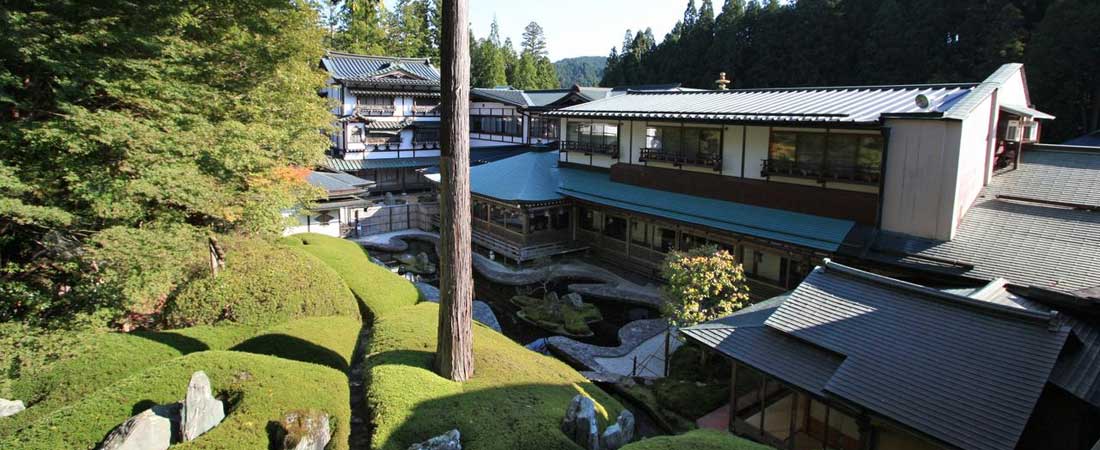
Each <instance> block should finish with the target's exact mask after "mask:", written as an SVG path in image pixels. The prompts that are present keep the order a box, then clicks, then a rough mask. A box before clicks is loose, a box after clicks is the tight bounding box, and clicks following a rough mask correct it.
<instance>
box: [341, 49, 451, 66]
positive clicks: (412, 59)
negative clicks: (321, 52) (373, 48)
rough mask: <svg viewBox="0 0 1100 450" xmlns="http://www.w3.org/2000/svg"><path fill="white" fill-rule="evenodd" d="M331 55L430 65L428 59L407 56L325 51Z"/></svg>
mask: <svg viewBox="0 0 1100 450" xmlns="http://www.w3.org/2000/svg"><path fill="white" fill-rule="evenodd" d="M331 55H335V56H347V57H351V58H364V59H366V58H370V59H385V60H389V61H401V62H418V63H429V64H430V63H431V59H430V58H416V57H407V56H385V55H367V54H362V53H351V52H342V51H339V50H331V49H326V50H325V56H331Z"/></svg>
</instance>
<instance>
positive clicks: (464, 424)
mask: <svg viewBox="0 0 1100 450" xmlns="http://www.w3.org/2000/svg"><path fill="white" fill-rule="evenodd" d="M438 311H439V308H438V305H436V304H434V303H424V304H419V305H416V306H412V307H407V308H404V309H401V310H399V311H395V312H391V313H389V314H386V315H382V316H380V317H379V318H378V320H377V322H376V323H375V327H374V332H373V335H372V339H371V345H370V354H369V356H368V358H369V359H368V360H367V365H368V370H367V386H368V388H367V389H368V392H367V401H368V403H369V406H370V408H371V410H372V412H373V422H374V425H375V429H374V435H373V437H372V440H371V444H372V446H373V447H374V448H378V449H394V450H397V449H400V450H404V449H406V448H408V446H409V445H410V444H413V443H416V442H420V441H423V440H425V439H428V438H430V437H432V436H435V435H439V434H442V433H444V432H446V431H447V430H450V429H453V428H458V429H459V430H460V431H461V432H462V446H463V448H471V449H478V450H522V449H532V450H534V449H538V450H554V449H569V450H575V449H576V448H577V447H576V446H575V445H574V444H573V443H572V442H570V441H569V440H568V439H567V438H566V436H565V435H564V434H562V433H561V432H560V431H559V430H558V427H559V425H560V422H561V418H562V415H563V414H564V413H565V409H566V407H567V406H568V405H569V401H570V400H571V399H572V398H573V396H575V395H577V394H578V393H583V394H585V395H588V396H590V397H592V398H593V399H594V400H595V401H596V403H597V413H598V415H599V416H600V417H601V420H604V421H605V420H606V419H607V417H612V418H614V417H616V416H617V415H618V413H619V412H620V411H621V410H622V406H621V405H620V404H619V403H618V402H617V401H615V400H614V399H613V398H611V397H610V396H608V395H607V394H606V393H604V392H603V391H602V390H600V389H599V388H598V387H596V386H594V385H593V384H591V383H589V382H588V381H587V380H585V379H584V377H582V376H581V375H580V374H578V373H577V372H576V371H575V370H573V369H572V368H570V367H569V366H567V365H565V364H564V363H562V362H561V361H558V360H556V359H553V358H550V357H547V356H543V355H540V354H538V353H535V352H532V351H529V350H527V349H526V348H523V347H522V346H520V345H519V344H516V343H515V342H513V341H512V340H511V339H508V338H507V337H505V336H503V335H501V334H499V333H497V332H495V331H493V330H492V329H490V328H488V327H485V326H484V325H480V324H478V325H475V327H474V349H473V352H474V364H475V366H474V367H475V368H474V370H475V373H474V378H473V379H471V380H470V381H467V382H465V383H462V384H458V383H452V382H450V381H447V380H445V379H443V378H441V377H439V376H438V375H436V374H435V372H433V371H432V359H433V354H434V352H435V345H436V320H437V315H438ZM601 426H602V425H601Z"/></svg>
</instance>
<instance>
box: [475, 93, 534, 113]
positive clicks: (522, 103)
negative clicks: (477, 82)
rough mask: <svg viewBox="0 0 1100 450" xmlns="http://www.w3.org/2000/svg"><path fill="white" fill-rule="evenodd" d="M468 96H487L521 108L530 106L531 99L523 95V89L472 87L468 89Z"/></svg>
mask: <svg viewBox="0 0 1100 450" xmlns="http://www.w3.org/2000/svg"><path fill="white" fill-rule="evenodd" d="M470 96H471V97H475V98H476V97H481V98H487V99H490V100H494V101H498V102H501V103H505V104H508V105H513V106H519V107H523V108H526V107H528V106H531V100H530V99H528V98H527V96H526V95H524V93H523V91H521V90H518V89H498V88H491V89H490V88H473V89H471V90H470Z"/></svg>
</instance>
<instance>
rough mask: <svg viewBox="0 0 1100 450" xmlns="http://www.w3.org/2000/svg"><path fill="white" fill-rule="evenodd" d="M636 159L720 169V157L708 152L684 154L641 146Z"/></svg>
mask: <svg viewBox="0 0 1100 450" xmlns="http://www.w3.org/2000/svg"><path fill="white" fill-rule="evenodd" d="M638 159H639V160H640V161H643V162H645V161H660V162H667V163H672V164H675V165H677V166H700V167H710V168H712V169H714V170H715V171H721V170H722V157H721V156H720V155H715V154H709V153H696V154H685V153H682V152H671V151H667V150H662V149H655V148H642V149H641V153H640V154H639V156H638Z"/></svg>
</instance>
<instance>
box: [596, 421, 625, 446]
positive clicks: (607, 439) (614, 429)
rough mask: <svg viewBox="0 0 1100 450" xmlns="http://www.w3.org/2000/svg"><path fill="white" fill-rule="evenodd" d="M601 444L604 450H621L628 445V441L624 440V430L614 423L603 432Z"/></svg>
mask: <svg viewBox="0 0 1100 450" xmlns="http://www.w3.org/2000/svg"><path fill="white" fill-rule="evenodd" d="M600 444H601V445H603V449H604V450H619V448H620V447H622V446H624V445H626V440H625V439H624V438H623V429H622V428H620V427H619V424H617V423H613V424H611V425H608V427H607V429H606V430H603V434H602V435H600Z"/></svg>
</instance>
